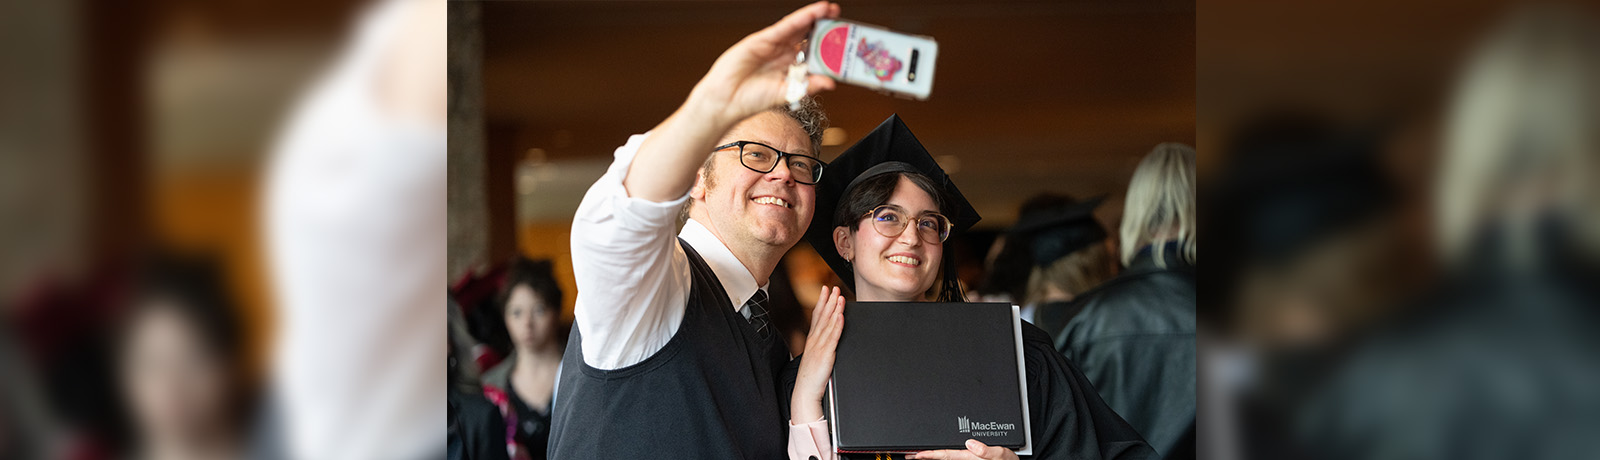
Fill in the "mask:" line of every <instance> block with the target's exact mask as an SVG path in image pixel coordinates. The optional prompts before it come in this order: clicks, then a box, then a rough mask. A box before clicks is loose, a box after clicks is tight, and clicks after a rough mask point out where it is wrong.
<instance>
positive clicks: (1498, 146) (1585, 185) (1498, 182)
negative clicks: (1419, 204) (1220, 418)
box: [1293, 5, 1600, 459]
mask: <svg viewBox="0 0 1600 460" xmlns="http://www.w3.org/2000/svg"><path fill="white" fill-rule="evenodd" d="M1455 89H1456V92H1455V99H1454V100H1453V103H1452V105H1451V106H1450V111H1449V113H1448V115H1447V124H1446V129H1445V133H1444V142H1443V143H1442V144H1443V151H1442V157H1441V159H1440V163H1439V165H1438V175H1437V177H1436V182H1435V184H1434V185H1435V191H1436V194H1435V196H1434V203H1435V208H1434V210H1433V211H1434V223H1435V228H1434V233H1433V238H1434V241H1432V243H1433V244H1434V245H1435V248H1436V252H1437V254H1438V255H1439V259H1440V262H1441V264H1442V265H1441V282H1440V283H1438V284H1437V285H1436V286H1434V288H1433V289H1431V290H1430V291H1429V292H1428V293H1427V294H1426V295H1424V296H1422V297H1421V298H1420V299H1418V300H1417V301H1416V302H1414V303H1413V304H1412V305H1411V306H1410V307H1409V308H1407V309H1405V310H1404V311H1403V312H1402V313H1403V314H1401V315H1399V316H1398V317H1396V318H1394V319H1392V320H1390V321H1388V322H1386V323H1385V324H1383V325H1381V326H1379V327H1378V328H1377V330H1375V331H1373V332H1371V333H1369V334H1367V336H1366V337H1364V340H1362V341H1361V342H1360V343H1359V344H1358V345H1357V347H1356V349H1355V351H1354V352H1353V354H1352V355H1351V356H1350V357H1349V358H1348V359H1346V360H1344V361H1343V362H1342V363H1340V365H1339V367H1338V368H1337V369H1336V370H1335V371H1334V372H1333V373H1332V376H1331V377H1330V378H1329V379H1328V380H1327V382H1325V383H1324V384H1323V385H1322V386H1321V387H1320V388H1319V391H1318V394H1317V395H1315V396H1314V397H1313V399H1312V401H1311V402H1310V403H1309V404H1308V407H1307V409H1306V410H1303V411H1300V412H1298V413H1297V414H1296V415H1297V416H1298V417H1297V422H1298V423H1297V424H1296V426H1294V433H1293V435H1294V438H1295V439H1296V440H1298V441H1299V442H1300V444H1301V445H1302V446H1303V448H1304V450H1305V451H1307V452H1310V453H1312V454H1313V457H1315V458H1340V459H1348V458H1412V459H1444V458H1450V459H1488V458H1523V459H1568V458H1574V459H1575V458H1593V456H1594V455H1595V452H1597V451H1600V438H1597V437H1596V436H1594V433H1596V432H1597V430H1600V391H1596V390H1595V388H1596V387H1595V382H1596V381H1600V360H1596V359H1594V351H1595V350H1600V341H1597V338H1596V337H1597V335H1596V334H1595V331H1596V328H1597V326H1600V318H1597V316H1596V315H1597V312H1596V310H1595V308H1594V307H1595V305H1596V304H1597V302H1600V292H1597V289H1596V286H1600V277H1597V274H1600V272H1597V270H1596V268H1597V266H1600V264H1597V260H1600V257H1597V256H1600V213H1597V212H1596V210H1597V208H1596V206H1597V205H1600V181H1597V180H1595V179H1596V177H1595V174H1596V173H1597V171H1600V167H1597V165H1600V142H1597V141H1600V137H1597V135H1600V129H1596V127H1597V126H1600V118H1597V113H1596V111H1595V110H1596V108H1597V107H1600V27H1597V26H1596V24H1595V22H1594V11H1593V10H1592V9H1588V8H1583V7H1578V6H1572V5H1540V6H1534V7H1528V8H1525V9H1522V10H1519V11H1514V14H1512V15H1511V16H1510V17H1509V18H1508V19H1507V20H1506V21H1505V22H1504V23H1503V24H1501V25H1500V27H1499V28H1497V29H1495V30H1494V31H1493V32H1492V33H1491V34H1490V35H1489V36H1488V37H1487V40H1486V41H1484V42H1483V43H1482V45H1481V46H1480V47H1479V48H1477V49H1476V52H1475V53H1474V54H1472V55H1471V56H1470V58H1469V60H1468V61H1467V63H1466V66H1465V72H1464V73H1463V74H1462V75H1461V79H1460V81H1459V84H1458V86H1457V87H1456V88H1455Z"/></svg>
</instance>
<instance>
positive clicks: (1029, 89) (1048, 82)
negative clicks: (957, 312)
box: [482, 0, 1195, 227]
mask: <svg viewBox="0 0 1600 460" xmlns="http://www.w3.org/2000/svg"><path fill="white" fill-rule="evenodd" d="M801 5H803V4H802V3H798V2H728V1H706V2H620V3H618V2H486V3H484V4H483V10H482V13H483V14H482V17H483V22H482V29H483V34H484V43H485V44H484V64H483V82H484V94H485V98H484V99H485V101H486V108H485V116H486V120H487V121H486V124H487V125H488V126H487V129H488V134H489V142H488V146H489V148H491V149H509V150H511V152H512V153H511V154H513V155H515V156H517V157H522V156H523V155H524V152H528V151H530V149H538V151H539V152H541V154H540V155H541V156H543V157H544V158H545V159H546V160H547V161H548V162H549V163H548V164H549V165H552V166H553V167H557V168H565V169H562V173H559V174H556V173H552V172H551V171H546V172H545V173H543V174H537V175H536V176H537V177H532V178H529V179H527V181H532V182H539V181H543V183H538V184H527V185H528V186H527V187H526V188H525V190H537V193H536V194H535V195H533V196H534V197H535V198H534V201H539V203H536V206H532V207H531V208H530V207H528V206H524V208H523V209H524V212H525V213H527V212H529V211H528V209H532V211H531V212H532V214H534V215H531V216H529V215H524V219H527V220H534V221H548V222H560V221H566V220H570V217H571V214H572V211H573V210H574V209H576V207H577V204H578V201H579V198H580V197H581V196H582V193H583V191H584V190H585V189H587V187H588V185H589V184H590V183H592V182H593V180H594V179H595V178H596V177H598V175H599V174H600V172H601V171H602V170H603V168H604V165H605V164H606V163H608V162H609V160H610V155H611V152H612V151H613V150H614V149H615V148H616V147H617V146H619V145H621V144H622V143H623V142H624V141H626V139H627V136H628V135H630V134H636V133H641V132H644V131H646V130H649V129H650V128H651V127H653V126H654V125H655V124H656V123H658V122H659V121H660V120H662V119H664V118H665V117H666V116H667V115H669V114H670V113H671V112H672V111H673V110H674V109H676V108H677V106H678V104H680V103H681V102H682V100H683V98H684V97H686V96H687V95H688V92H689V90H690V88H692V87H693V86H694V84H695V82H696V81H698V80H699V78H700V76H701V75H702V74H704V72H705V71H706V69H707V68H709V67H710V65H711V63H712V61H714V60H715V59H716V57H717V56H718V55H719V54H721V52H722V51H723V50H724V49H726V48H727V47H728V46H730V45H732V44H733V43H734V42H736V41H738V40H739V39H740V38H742V37H743V36H745V35H746V34H749V33H751V32H754V31H756V30H759V29H760V28H762V27H765V26H767V25H770V24H771V23H772V22H774V21H776V20H777V19H778V18H780V17H782V16H783V15H785V14H787V13H788V12H790V11H792V10H793V9H795V8H797V7H799V6H801ZM843 17H844V18H845V19H851V20H856V21H861V22H865V23H869V24H876V25H881V26H885V27H888V28H891V29H894V30H897V31H902V32H908V33H913V34H921V35H930V36H932V37H934V39H935V40H937V41H938V42H939V45H940V48H941V49H940V56H939V62H938V64H937V66H938V67H937V70H936V75H937V77H936V83H935V85H934V90H933V95H932V97H931V98H930V99H929V100H928V101H926V102H916V101H909V100H900V99H895V98H892V97H888V96H883V95H879V94H877V93H873V92H871V91H868V90H864V89H861V88H857V87H851V86H844V85H841V88H840V89H839V90H836V91H833V92H831V93H826V94H824V95H823V96H822V102H823V105H824V108H825V109H826V110H827V112H828V115H829V118H830V119H831V121H832V125H833V126H836V127H841V128H843V129H844V130H845V132H846V134H847V139H846V141H845V143H844V145H840V146H833V147H827V148H825V149H824V157H825V159H827V158H832V157H833V156H836V155H838V153H839V152H842V151H843V149H844V147H846V146H848V145H849V144H851V143H853V142H855V141H856V140H857V139H859V138H860V136H861V135H863V134H865V133H867V132H868V131H870V130H871V129H872V128H873V127H875V126H877V124H878V123H879V122H881V121H882V120H883V119H884V118H886V117H888V116H889V115H890V114H892V113H899V114H900V115H901V117H902V118H904V119H905V120H906V123H907V124H908V125H910V127H911V128H912V130H913V131H914V132H916V133H917V136H918V138H919V139H920V140H921V141H922V142H923V144H924V145H926V146H927V147H928V149H929V150H930V151H931V152H932V153H933V154H934V155H936V156H946V155H948V156H949V157H944V158H942V159H941V161H942V162H944V163H946V165H947V166H955V168H954V169H956V172H955V173H954V178H955V181H956V183H957V184H958V185H960V187H961V188H962V190H963V191H964V192H966V194H967V195H968V197H969V199H971V201H972V202H973V203H974V205H975V206H976V207H977V208H978V210H979V211H980V213H983V214H984V215H985V219H984V222H983V223H982V224H980V226H987V227H997V226H1002V225H1006V224H1008V223H1009V222H1011V221H1012V220H1014V219H1015V213H1016V207H1017V205H1018V204H1020V203H1021V201H1022V200H1024V199H1026V198H1027V197H1029V196H1031V195H1033V194H1035V193H1038V192H1042V191H1054V192H1066V193H1070V194H1073V195H1075V196H1079V197H1087V196H1092V195H1098V194H1109V195H1110V196H1111V198H1110V200H1108V202H1107V205H1105V206H1102V209H1101V210H1100V217H1101V218H1102V219H1105V222H1106V223H1107V224H1108V225H1111V224H1114V223H1115V219H1116V218H1117V217H1118V216H1119V215H1120V213H1121V197H1122V195H1123V193H1124V189H1125V188H1126V185H1127V180H1128V176H1129V175H1130V174H1131V173H1132V171H1133V168H1134V166H1135V165H1136V164H1137V162H1138V160H1139V159H1140V158H1141V157H1142V156H1143V154H1144V153H1146V152H1147V151H1149V149H1150V148H1151V147H1152V146H1154V145H1156V144H1157V143H1160V142H1164V141H1179V142H1184V143H1188V144H1190V145H1193V144H1194V142H1195V128H1194V124H1195V8H1194V4H1193V3H1192V2H1185V1H1172V0H1090V1H1067V2H1056V1H1050V2H1038V1H1003V2H966V1H887V0H886V1H858V2H845V3H843ZM524 201H528V200H524Z"/></svg>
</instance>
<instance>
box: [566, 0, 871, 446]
mask: <svg viewBox="0 0 1600 460" xmlns="http://www.w3.org/2000/svg"><path fill="white" fill-rule="evenodd" d="M838 15H839V6H838V5H835V4H830V3H827V2H819V3H815V4H812V5H809V6H807V7H805V8H802V9H800V10H798V11H795V12H794V13H792V14H790V15H789V16H787V17H785V18H783V20H781V21H779V22H778V23H777V24H774V25H772V26H771V27H768V28H766V29H763V30H761V31H759V32H756V33H754V34H751V35H750V36H748V37H745V38H744V39H743V40H741V41H739V43H737V44H735V45H733V47H732V48H729V49H728V50H727V51H726V52H724V53H723V54H722V56H721V57H719V58H718V59H717V61H716V63H714V64H713V65H712V67H711V70H710V71H709V72H707V73H706V76H705V77H704V78H703V79H701V81H700V82H699V83H698V84H696V85H695V87H694V89H693V90H692V91H691V92H690V94H689V98H688V99H687V100H686V101H685V102H684V103H683V105H682V106H681V107H679V108H678V110H677V111H676V112H674V113H673V114H672V116H670V117H668V118H667V119H666V120H665V121H663V122H661V124H660V125H657V126H656V127H655V129H653V130H651V131H650V132H649V133H646V134H643V135H639V136H634V137H633V138H631V139H629V141H628V143H627V144H626V145H624V146H622V147H620V148H618V149H617V151H616V155H615V161H614V162H613V163H612V165H611V167H610V168H609V169H608V170H607V171H606V173H605V175H604V176H602V177H601V178H600V180H599V181H597V182H595V184H594V186H593V187H591V188H590V189H589V191H588V193H587V194H586V195H585V196H584V198H583V202H582V204H580V205H579V207H578V213H577V216H576V217H575V218H574V219H573V222H572V266H573V275H574V277H575V278H576V279H577V284H578V296H577V304H576V307H575V309H576V311H575V315H576V321H575V324H574V327H573V332H572V338H571V340H570V341H569V346H568V347H567V352H566V356H565V358H564V359H563V361H562V370H561V376H560V378H559V381H558V386H557V389H556V398H555V405H554V407H553V408H552V413H551V419H552V428H551V434H550V447H549V452H548V454H549V457H550V458H663V457H665V458H695V459H701V458H705V459H736V458H763V459H771V458H782V457H784V456H785V448H786V436H787V429H786V426H787V421H788V414H787V412H788V411H787V401H786V398H784V397H780V395H779V386H780V384H779V382H778V381H777V376H778V373H779V371H781V370H782V369H783V367H784V364H785V363H786V362H787V360H788V359H789V355H788V353H787V351H786V350H787V348H786V347H784V346H783V344H782V343H781V342H782V341H781V340H776V339H777V338H776V337H775V335H776V334H775V331H773V329H772V327H771V326H769V325H768V322H767V317H766V307H765V305H764V302H765V300H766V298H767V294H766V286H767V283H768V277H769V276H771V274H772V270H773V269H774V268H775V267H776V266H777V264H778V262H779V261H780V259H781V258H782V256H783V254H784V253H785V252H788V250H789V248H791V247H793V246H794V244H795V243H796V242H797V241H799V239H800V238H801V236H802V235H803V234H804V233H805V229H806V227H807V226H808V225H809V224H810V222H811V214H812V208H813V207H814V202H815V200H816V192H815V191H814V190H813V189H812V184H815V183H816V181H817V180H818V179H819V178H820V177H821V174H822V172H823V171H822V170H823V168H824V166H825V165H824V164H823V163H822V162H821V161H820V160H819V159H818V158H817V151H818V145H819V144H820V141H821V135H822V130H823V128H824V126H823V125H824V123H825V121H824V119H823V116H822V113H821V112H820V110H819V109H818V108H817V106H816V104H815V103H814V102H812V101H810V100H806V101H805V103H803V104H801V106H800V107H799V109H797V110H790V109H789V108H788V107H786V106H780V104H782V103H783V95H784V89H785V83H784V81H785V80H784V74H785V72H784V70H785V68H786V67H787V64H788V63H789V62H792V61H793V59H794V53H795V50H796V49H797V44H798V43H799V42H800V40H801V39H802V38H803V37H804V35H805V33H806V32H807V31H808V30H809V29H810V27H811V24H812V23H813V22H815V21H816V20H817V19H819V18H833V17H838ZM832 88H833V81H832V80H828V79H827V78H825V77H820V76H811V77H809V85H808V92H809V93H813V94H814V93H816V92H818V91H822V90H826V89H832ZM686 203H687V206H688V208H689V212H688V216H689V220H688V222H687V223H685V224H684V226H683V230H682V231H680V232H677V233H676V235H675V234H674V230H675V227H676V224H677V221H678V215H679V210H680V209H682V208H683V207H684V206H685V204H686Z"/></svg>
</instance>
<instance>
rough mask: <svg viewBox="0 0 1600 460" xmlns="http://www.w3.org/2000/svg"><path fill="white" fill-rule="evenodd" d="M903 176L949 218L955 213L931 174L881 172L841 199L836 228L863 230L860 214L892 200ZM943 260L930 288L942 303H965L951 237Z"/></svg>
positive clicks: (835, 219) (946, 242) (836, 217)
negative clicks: (891, 197)
mask: <svg viewBox="0 0 1600 460" xmlns="http://www.w3.org/2000/svg"><path fill="white" fill-rule="evenodd" d="M901 177H904V178H906V179H908V180H910V181H911V183H913V184H916V185H917V188H920V189H922V191H924V192H927V193H928V196H931V197H933V203H934V205H935V206H937V207H938V208H939V213H940V214H944V215H945V216H946V217H947V218H948V217H949V216H950V215H951V214H952V211H951V209H950V203H951V201H952V200H951V199H950V197H948V196H945V194H944V191H943V190H942V189H941V188H940V187H939V186H938V185H937V184H935V183H934V182H933V179H929V178H928V176H926V175H923V174H921V173H915V172H904V171H897V172H892V173H885V174H879V175H877V176H873V177H869V178H866V179H862V180H861V182H860V183H858V184H856V185H855V187H854V188H851V189H850V193H849V194H848V195H845V196H844V197H842V198H840V200H839V205H838V207H837V208H835V209H834V212H833V226H834V227H850V231H851V232H852V233H853V232H857V231H860V230H861V216H862V215H864V214H866V213H868V212H871V211H872V209H873V208H876V207H878V206H882V205H883V204H885V203H888V202H889V197H890V196H893V195H894V190H895V187H897V186H899V185H900V178H901ZM943 247H944V251H943V256H942V257H943V261H941V262H940V263H939V272H940V279H941V282H940V283H936V284H935V285H934V286H933V288H936V289H937V291H931V290H930V292H931V293H933V294H935V295H934V296H933V298H934V299H935V300H937V301H939V302H962V301H964V299H965V297H966V294H965V293H964V292H962V290H961V283H960V282H959V281H958V280H957V279H956V265H955V250H954V249H952V248H951V247H950V240H949V239H946V240H945V241H944V243H943Z"/></svg>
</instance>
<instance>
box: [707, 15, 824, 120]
mask: <svg viewBox="0 0 1600 460" xmlns="http://www.w3.org/2000/svg"><path fill="white" fill-rule="evenodd" d="M837 17H839V5H838V4H836V3H829V2H825V1H824V2H817V3H813V4H810V5H807V6H806V7H804V8H801V9H799V10H796V11H795V12H793V13H790V14H789V15H788V16H785V17H784V18H783V19H782V20H780V21H778V22H777V23H776V24H773V25H771V26H769V27H767V28H765V29H761V30H760V31H757V32H756V33H753V34H750V35H749V36H746V37H745V38H744V39H743V40H739V43H736V44H734V45H733V47H731V48H728V50H727V51H725V52H723V53H722V56H721V57H718V58H717V62H716V63H715V64H712V65H711V70H710V71H709V72H706V76H705V77H703V78H701V79H700V83H699V84H696V85H695V88H694V91H693V92H691V93H690V95H689V101H688V102H687V103H686V104H685V106H686V108H691V107H689V106H694V107H692V108H691V110H695V111H696V112H697V113H701V114H707V115H710V116H711V117H712V119H713V120H714V124H716V125H718V126H732V125H733V124H735V123H738V122H739V121H741V120H744V119H745V118H748V117H750V116H751V115H755V114H757V113H760V112H762V111H765V110H768V109H771V108H772V107H773V106H775V105H778V104H780V103H783V102H784V89H785V84H786V76H787V69H788V67H789V65H790V64H793V63H794V57H795V53H796V52H797V51H799V50H800V47H799V45H800V42H801V41H802V40H805V39H806V36H807V34H808V33H810V32H811V26H812V24H814V23H816V21H817V20H818V19H831V18H837ZM807 79H808V80H809V82H808V83H809V84H808V88H807V91H806V93H807V94H808V95H810V94H816V93H818V92H821V91H825V90H830V89H833V88H834V82H833V80H832V79H829V78H828V77H825V76H821V75H810V76H808V77H807Z"/></svg>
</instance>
